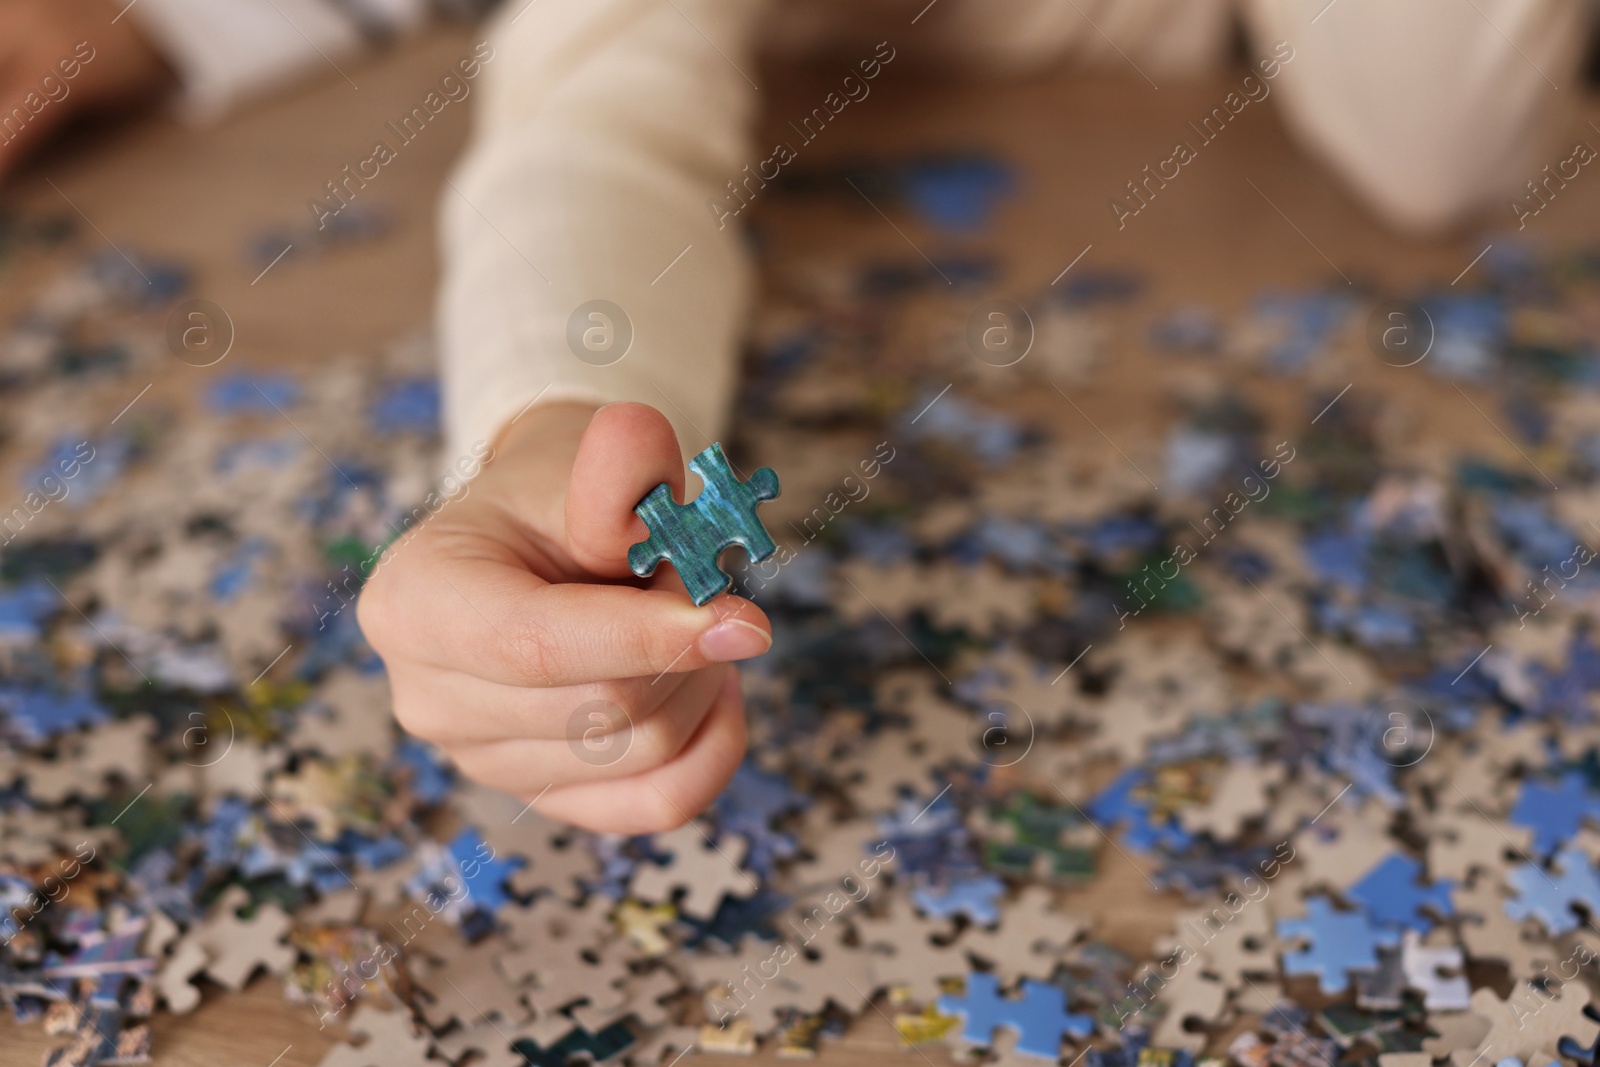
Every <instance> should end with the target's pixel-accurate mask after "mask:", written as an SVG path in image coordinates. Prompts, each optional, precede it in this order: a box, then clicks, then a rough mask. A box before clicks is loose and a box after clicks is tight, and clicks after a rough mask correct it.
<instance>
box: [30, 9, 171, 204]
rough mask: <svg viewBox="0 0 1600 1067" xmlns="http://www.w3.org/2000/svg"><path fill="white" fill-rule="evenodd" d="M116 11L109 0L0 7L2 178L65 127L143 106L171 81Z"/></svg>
mask: <svg viewBox="0 0 1600 1067" xmlns="http://www.w3.org/2000/svg"><path fill="white" fill-rule="evenodd" d="M117 11H118V8H117V7H116V6H114V5H113V4H112V3H110V2H108V0H0V176H3V175H5V174H7V173H9V172H10V171H12V170H15V169H16V167H17V165H18V164H19V163H20V162H21V161H22V159H23V158H24V157H26V156H27V155H28V154H30V153H32V152H33V151H34V150H35V149H37V148H38V147H39V146H40V145H42V144H44V142H45V141H47V140H48V139H49V137H50V135H51V134H52V133H54V132H55V131H56V130H58V129H60V128H61V127H62V126H63V125H65V124H66V123H67V121H68V120H70V119H73V118H76V117H77V116H79V115H82V114H85V113H87V112H91V111H108V110H114V109H120V108H123V107H127V106H129V105H130V104H137V103H142V102H144V101H146V100H148V99H149V98H151V97H153V96H154V95H155V94H156V93H157V92H158V91H160V90H161V89H162V88H163V87H164V86H166V85H167V84H169V83H170V82H171V81H172V73H171V71H170V70H168V68H167V66H166V64H165V63H164V62H163V61H162V58H161V56H160V55H159V54H158V53H157V52H156V50H155V49H154V48H153V47H151V45H150V43H149V42H148V41H146V40H145V38H144V36H143V35H142V34H141V33H140V32H139V30H138V28H137V27H136V26H135V25H134V22H133V20H132V19H131V18H128V17H122V18H118V17H117ZM113 19H115V20H116V21H114V22H113V21H112V20H113ZM22 116H25V117H26V121H21V117H22Z"/></svg>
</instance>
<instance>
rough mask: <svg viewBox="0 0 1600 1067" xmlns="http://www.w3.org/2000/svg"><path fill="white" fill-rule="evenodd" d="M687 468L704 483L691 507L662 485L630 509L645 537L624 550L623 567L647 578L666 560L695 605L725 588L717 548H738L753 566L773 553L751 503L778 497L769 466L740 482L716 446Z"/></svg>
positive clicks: (666, 486)
mask: <svg viewBox="0 0 1600 1067" xmlns="http://www.w3.org/2000/svg"><path fill="white" fill-rule="evenodd" d="M689 469H690V470H692V471H694V472H695V473H696V474H698V475H699V476H700V480H701V481H702V482H704V483H705V484H704V486H703V487H702V488H701V490H700V495H699V496H697V497H695V498H694V502H693V503H690V504H680V503H678V502H677V501H676V500H674V499H672V487H671V486H670V485H668V484H667V483H666V482H662V483H661V484H660V485H658V486H656V487H655V488H654V489H652V490H650V495H649V496H647V497H645V498H644V499H643V500H641V501H639V506H638V507H636V508H634V509H633V511H634V514H636V515H638V516H639V517H640V518H641V519H643V520H644V524H645V526H647V527H648V528H649V530H650V538H649V540H646V541H640V542H639V543H638V544H636V545H634V546H633V547H632V548H630V549H628V566H629V567H630V568H631V569H632V570H633V573H634V574H637V575H638V576H639V577H641V578H648V577H650V575H652V574H654V573H655V571H656V567H657V566H658V565H659V564H660V563H661V561H662V560H665V561H667V562H668V563H670V564H672V566H673V569H674V570H676V571H677V572H678V577H679V578H681V579H683V584H684V587H685V588H686V589H688V590H689V597H690V598H691V599H692V600H693V601H694V602H695V604H696V605H700V604H704V603H706V602H707V601H708V600H710V599H711V598H712V597H714V596H716V595H717V594H718V593H720V592H722V591H723V590H724V589H726V588H727V587H728V582H729V578H728V575H727V574H725V573H724V572H723V571H722V570H721V569H720V568H719V567H718V566H717V557H718V556H720V555H721V554H722V550H723V549H725V548H728V547H729V546H731V545H739V546H741V547H743V549H744V550H745V552H746V554H748V555H749V557H750V559H751V560H753V561H756V562H760V561H761V560H764V559H766V558H767V557H768V556H770V555H772V554H773V553H774V552H776V551H777V549H778V546H777V545H775V544H773V543H772V537H771V536H770V535H769V534H768V533H767V530H766V527H764V526H762V525H761V519H760V518H759V517H758V516H757V515H756V505H757V504H760V503H761V502H762V501H763V500H771V499H773V498H774V497H776V496H777V495H778V476H777V475H776V474H774V473H773V471H772V468H771V467H762V468H761V469H760V470H758V471H756V472H755V473H754V474H752V475H751V476H750V480H749V481H744V482H742V481H740V480H739V479H738V477H737V476H735V475H734V473H733V468H732V467H731V466H729V465H728V457H727V456H725V455H723V454H722V446H721V445H720V444H716V443H713V444H712V445H711V447H709V448H707V449H706V450H705V451H704V452H702V453H700V454H699V455H698V456H696V457H694V459H692V460H690V461H689Z"/></svg>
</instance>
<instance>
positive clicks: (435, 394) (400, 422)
mask: <svg viewBox="0 0 1600 1067" xmlns="http://www.w3.org/2000/svg"><path fill="white" fill-rule="evenodd" d="M367 422H368V424H369V425H371V427H372V428H373V430H375V431H376V432H378V433H380V434H383V435H384V436H390V435H393V434H398V433H407V432H410V433H421V434H434V433H438V432H439V380H438V379H437V378H432V377H429V378H407V379H403V380H401V381H398V382H391V383H390V384H389V385H387V386H385V387H384V388H383V390H382V391H381V392H380V393H379V394H378V398H377V399H376V400H374V401H373V402H372V406H371V407H370V408H368V409H367Z"/></svg>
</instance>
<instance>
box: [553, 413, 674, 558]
mask: <svg viewBox="0 0 1600 1067" xmlns="http://www.w3.org/2000/svg"><path fill="white" fill-rule="evenodd" d="M662 482H665V483H667V484H668V485H670V486H671V487H672V495H673V498H674V499H676V500H680V501H681V500H682V499H683V494H684V489H683V486H684V477H683V454H682V453H681V452H680V451H679V449H678V435H677V434H676V433H674V432H673V429H672V424H671V423H670V422H668V421H667V418H666V416H665V415H663V414H661V412H659V411H657V410H656V409H655V408H652V407H649V406H647V405H645V404H629V403H622V404H608V405H606V406H605V407H603V408H601V409H600V410H599V411H597V412H595V414H594V418H593V419H592V420H590V422H589V427H588V429H586V430H585V431H584V434H583V439H582V440H581V441H579V442H578V454H577V457H576V458H575V459H574V460H573V461H572V480H571V481H570V482H569V483H568V484H567V508H566V512H567V551H568V552H570V553H571V555H572V558H573V560H574V561H575V562H576V563H577V564H578V565H579V566H580V567H582V568H584V569H585V570H587V571H589V572H590V573H591V574H597V575H601V576H604V577H608V578H625V577H628V576H629V575H631V574H632V573H633V572H632V571H631V570H630V569H629V568H628V548H629V547H630V546H632V545H635V544H638V543H639V542H640V541H643V540H646V539H647V538H648V537H649V536H650V530H649V529H648V528H647V527H646V526H645V524H644V520H643V519H641V518H639V516H637V515H635V514H634V512H633V509H634V507H635V506H636V505H637V504H638V503H639V501H640V500H643V499H644V497H645V496H646V495H647V494H649V492H650V491H651V490H652V489H654V488H655V487H656V486H658V485H660V484H661V483H662Z"/></svg>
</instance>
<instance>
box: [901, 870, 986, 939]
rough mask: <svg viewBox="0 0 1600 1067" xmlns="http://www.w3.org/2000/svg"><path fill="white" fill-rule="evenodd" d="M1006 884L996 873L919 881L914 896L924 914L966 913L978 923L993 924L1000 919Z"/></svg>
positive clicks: (941, 916) (938, 916) (945, 917)
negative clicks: (945, 881) (943, 881)
mask: <svg viewBox="0 0 1600 1067" xmlns="http://www.w3.org/2000/svg"><path fill="white" fill-rule="evenodd" d="M1005 891H1006V884H1005V883H1004V882H1002V881H1001V880H1000V879H998V878H996V877H995V876H994V875H992V874H980V875H975V876H972V877H967V878H955V879H952V880H951V881H950V883H949V884H948V885H944V886H928V885H919V886H917V887H916V888H915V889H913V890H912V891H911V899H912V900H913V901H915V902H916V905H917V907H918V908H921V909H922V911H923V913H924V914H927V915H931V916H933V917H934V918H937V919H948V918H950V917H951V916H954V915H965V916H966V917H967V918H969V919H971V920H972V921H973V922H975V923H981V924H983V925H984V926H992V925H993V924H994V923H996V922H998V921H999V920H1000V905H999V901H1000V898H1001V897H1002V896H1004V895H1005Z"/></svg>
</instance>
